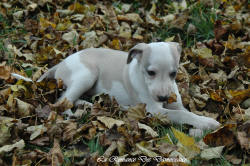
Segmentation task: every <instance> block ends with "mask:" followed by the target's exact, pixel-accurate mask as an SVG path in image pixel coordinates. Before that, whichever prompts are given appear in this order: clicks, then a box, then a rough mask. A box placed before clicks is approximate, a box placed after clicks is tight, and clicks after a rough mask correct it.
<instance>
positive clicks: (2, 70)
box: [0, 62, 11, 80]
mask: <svg viewBox="0 0 250 166" xmlns="http://www.w3.org/2000/svg"><path fill="white" fill-rule="evenodd" d="M10 73H11V67H10V66H7V65H6V62H2V63H1V64H0V79H4V80H7V79H8V78H9V77H10Z"/></svg>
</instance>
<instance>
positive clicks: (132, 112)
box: [127, 104, 146, 120]
mask: <svg viewBox="0 0 250 166" xmlns="http://www.w3.org/2000/svg"><path fill="white" fill-rule="evenodd" d="M127 117H128V119H129V120H140V119H145V118H146V104H137V105H136V106H134V107H129V109H128V113H127Z"/></svg>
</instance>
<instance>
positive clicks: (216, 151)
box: [201, 146, 224, 160]
mask: <svg viewBox="0 0 250 166" xmlns="http://www.w3.org/2000/svg"><path fill="white" fill-rule="evenodd" d="M223 148H224V146H218V147H214V148H208V149H204V150H203V151H202V152H201V158H203V159H206V160H211V159H215V158H221V153H222V150H223Z"/></svg>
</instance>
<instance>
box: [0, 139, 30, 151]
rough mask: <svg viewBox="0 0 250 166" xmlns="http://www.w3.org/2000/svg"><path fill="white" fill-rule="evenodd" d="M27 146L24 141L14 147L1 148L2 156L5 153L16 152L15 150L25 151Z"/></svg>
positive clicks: (13, 145) (5, 146)
mask: <svg viewBox="0 0 250 166" xmlns="http://www.w3.org/2000/svg"><path fill="white" fill-rule="evenodd" d="M24 146H25V143H24V140H23V139H22V140H20V141H18V142H16V143H14V144H12V145H4V146H2V147H0V155H1V154H4V153H9V152H10V151H12V150H14V149H15V148H16V149H18V150H20V149H23V148H24Z"/></svg>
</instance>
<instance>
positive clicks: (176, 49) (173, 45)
mask: <svg viewBox="0 0 250 166" xmlns="http://www.w3.org/2000/svg"><path fill="white" fill-rule="evenodd" d="M168 43H169V44H170V46H171V48H172V49H171V50H172V53H173V56H174V59H175V61H176V63H177V64H179V61H180V57H181V52H182V48H181V46H180V44H179V43H176V42H168Z"/></svg>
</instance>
